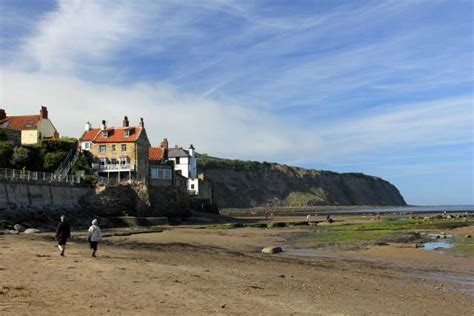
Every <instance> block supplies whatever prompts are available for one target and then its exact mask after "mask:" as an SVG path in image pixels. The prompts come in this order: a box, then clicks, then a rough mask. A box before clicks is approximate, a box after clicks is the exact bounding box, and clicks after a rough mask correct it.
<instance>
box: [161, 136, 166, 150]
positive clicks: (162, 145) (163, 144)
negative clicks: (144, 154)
mask: <svg viewBox="0 0 474 316" xmlns="http://www.w3.org/2000/svg"><path fill="white" fill-rule="evenodd" d="M160 147H161V148H164V149H168V138H163V140H162V141H161V145H160Z"/></svg>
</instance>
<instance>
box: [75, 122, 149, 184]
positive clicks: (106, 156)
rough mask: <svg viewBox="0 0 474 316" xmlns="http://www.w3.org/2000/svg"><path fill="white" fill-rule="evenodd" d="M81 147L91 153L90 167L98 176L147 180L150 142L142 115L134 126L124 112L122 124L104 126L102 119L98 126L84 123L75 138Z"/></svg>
mask: <svg viewBox="0 0 474 316" xmlns="http://www.w3.org/2000/svg"><path fill="white" fill-rule="evenodd" d="M79 146H80V148H81V150H82V151H88V152H89V153H90V156H92V160H93V162H92V169H93V170H94V171H95V172H96V173H97V174H98V175H100V176H105V177H107V178H115V179H117V180H118V181H119V182H120V181H122V180H127V179H135V180H141V181H148V179H149V172H148V171H149V161H148V149H149V147H150V142H149V140H148V136H147V134H146V130H145V124H144V122H143V118H141V119H140V123H139V125H138V126H130V124H129V121H128V118H127V117H126V116H125V117H124V120H123V125H122V127H107V122H106V121H105V120H104V121H102V124H101V127H100V128H92V124H91V123H90V122H87V123H86V126H85V131H84V133H83V134H82V136H81V138H80V139H79Z"/></svg>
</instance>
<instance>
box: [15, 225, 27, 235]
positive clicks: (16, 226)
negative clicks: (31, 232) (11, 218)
mask: <svg viewBox="0 0 474 316" xmlns="http://www.w3.org/2000/svg"><path fill="white" fill-rule="evenodd" d="M13 229H14V230H16V231H17V232H20V233H21V232H24V231H25V227H24V226H23V225H20V224H15V225H13Z"/></svg>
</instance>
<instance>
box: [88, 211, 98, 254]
mask: <svg viewBox="0 0 474 316" xmlns="http://www.w3.org/2000/svg"><path fill="white" fill-rule="evenodd" d="M97 224H98V221H97V219H94V220H92V225H91V227H89V232H88V234H87V240H88V241H89V244H90V247H91V249H92V257H95V253H96V252H97V244H98V243H99V241H100V240H101V239H102V233H101V231H100V227H99V225H97Z"/></svg>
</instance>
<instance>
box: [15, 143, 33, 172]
mask: <svg viewBox="0 0 474 316" xmlns="http://www.w3.org/2000/svg"><path fill="white" fill-rule="evenodd" d="M29 157H30V150H29V149H28V148H26V147H21V146H20V147H18V146H16V147H15V148H13V156H12V160H13V164H14V165H15V167H16V168H19V169H21V168H23V167H26V166H27V165H28V159H29Z"/></svg>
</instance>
